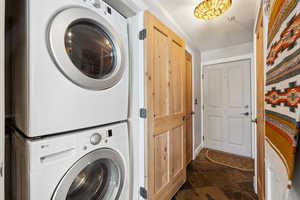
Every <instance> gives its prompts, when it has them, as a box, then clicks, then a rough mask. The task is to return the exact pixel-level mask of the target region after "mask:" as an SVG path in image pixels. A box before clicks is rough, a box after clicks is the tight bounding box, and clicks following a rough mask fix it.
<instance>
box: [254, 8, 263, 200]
mask: <svg viewBox="0 0 300 200" xmlns="http://www.w3.org/2000/svg"><path fill="white" fill-rule="evenodd" d="M262 13H263V12H262V10H261V11H260V16H259V21H258V24H257V30H256V81H257V82H256V85H257V86H256V88H257V120H256V122H257V126H256V127H257V132H256V134H257V142H256V143H257V158H256V159H257V190H258V194H259V199H260V200H264V199H265V161H264V160H265V117H264V116H265V107H264V103H265V95H264V94H265V89H264V87H265V81H264V76H265V69H264V30H263V15H262Z"/></svg>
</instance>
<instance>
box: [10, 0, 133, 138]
mask: <svg viewBox="0 0 300 200" xmlns="http://www.w3.org/2000/svg"><path fill="white" fill-rule="evenodd" d="M18 1H19V2H18V3H13V4H14V6H15V7H16V10H17V11H16V12H15V13H18V16H17V20H16V23H14V24H15V26H16V27H15V28H16V29H15V32H16V34H17V35H16V37H15V38H14V44H15V45H14V46H15V48H14V51H15V54H14V55H13V59H12V60H13V61H14V63H13V65H14V69H15V70H14V71H15V77H14V80H15V82H16V84H15V89H14V91H15V95H14V96H15V102H14V105H15V109H14V110H15V112H16V113H15V114H16V126H17V128H18V129H19V130H20V131H22V132H23V133H24V134H26V135H27V136H28V137H36V136H43V135H50V134H56V133H61V132H67V131H72V130H78V129H82V128H88V127H94V126H99V125H104V124H109V123H112V122H118V121H123V120H126V119H127V115H128V90H129V88H128V85H129V79H128V76H129V75H128V71H129V70H128V68H129V67H128V63H129V61H128V32H127V20H126V19H125V18H124V17H123V16H121V15H120V14H119V13H118V12H117V11H115V10H114V9H113V8H111V7H109V6H108V5H107V4H105V3H104V2H102V1H100V0H51V1H41V0H18Z"/></svg>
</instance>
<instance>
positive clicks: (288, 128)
mask: <svg viewBox="0 0 300 200" xmlns="http://www.w3.org/2000/svg"><path fill="white" fill-rule="evenodd" d="M270 12H271V13H270V23H269V30H268V31H269V34H268V42H269V47H268V56H267V63H266V71H267V74H266V137H267V140H268V141H269V142H270V143H271V145H272V147H273V148H274V149H275V151H276V152H277V153H278V155H279V156H280V157H281V158H282V161H283V162H284V164H285V165H286V168H287V171H288V175H289V178H290V179H292V177H293V172H294V168H295V154H296V152H297V149H298V148H297V145H298V135H299V126H300V123H299V122H300V119H299V118H300V113H299V107H300V106H299V105H300V1H299V0H273V2H272V5H271V11H270Z"/></svg>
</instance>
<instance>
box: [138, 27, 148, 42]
mask: <svg viewBox="0 0 300 200" xmlns="http://www.w3.org/2000/svg"><path fill="white" fill-rule="evenodd" d="M146 37H147V29H145V28H144V29H143V30H141V31H140V32H139V40H145V39H146Z"/></svg>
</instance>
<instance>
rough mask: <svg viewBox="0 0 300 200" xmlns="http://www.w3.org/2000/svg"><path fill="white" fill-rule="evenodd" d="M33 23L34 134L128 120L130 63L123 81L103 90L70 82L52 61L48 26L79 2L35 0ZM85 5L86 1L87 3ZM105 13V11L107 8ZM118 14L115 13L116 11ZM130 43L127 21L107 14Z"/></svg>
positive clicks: (32, 117)
mask: <svg viewBox="0 0 300 200" xmlns="http://www.w3.org/2000/svg"><path fill="white" fill-rule="evenodd" d="M30 2H31V3H30V5H29V7H30V8H29V9H30V10H31V12H30V13H31V14H30V17H29V20H30V21H29V23H30V27H29V28H30V31H29V32H30V35H29V40H30V66H31V69H30V75H29V80H30V83H29V84H30V90H29V92H30V97H29V98H30V103H29V105H30V107H29V109H30V111H29V123H30V127H29V130H28V135H29V136H30V137H33V136H38V135H41V134H42V135H46V134H52V133H59V132H65V131H70V130H75V129H80V128H87V127H92V126H97V125H101V124H107V123H111V122H114V121H121V120H125V119H127V116H128V62H127V63H126V65H127V68H126V70H125V72H124V76H123V78H122V79H121V81H120V82H119V83H118V84H117V85H115V86H114V87H113V88H110V89H107V90H103V91H92V90H86V89H83V88H81V87H79V86H77V85H75V84H73V83H72V82H71V81H69V80H68V79H67V78H66V77H65V76H64V75H63V74H62V73H61V72H60V71H59V69H58V68H57V66H56V65H55V64H54V62H53V61H52V60H51V57H50V54H49V53H48V49H47V37H46V35H47V26H48V23H49V21H50V20H51V17H52V15H54V13H56V11H57V10H59V9H61V8H62V7H66V6H70V5H74V4H75V2H79V1H71V0H66V1H60V0H53V1H39V0H31V1H30ZM84 5H85V4H84ZM103 12H104V11H103ZM113 13H115V12H113ZM105 17H107V18H109V19H110V20H113V21H114V22H115V23H114V26H115V27H116V28H115V29H116V30H119V31H120V34H121V36H122V37H123V38H122V39H123V40H124V41H125V44H126V45H128V38H127V34H126V32H127V23H126V20H125V19H122V18H121V17H120V16H119V15H117V14H115V15H114V14H112V15H109V16H108V15H106V16H105Z"/></svg>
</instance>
